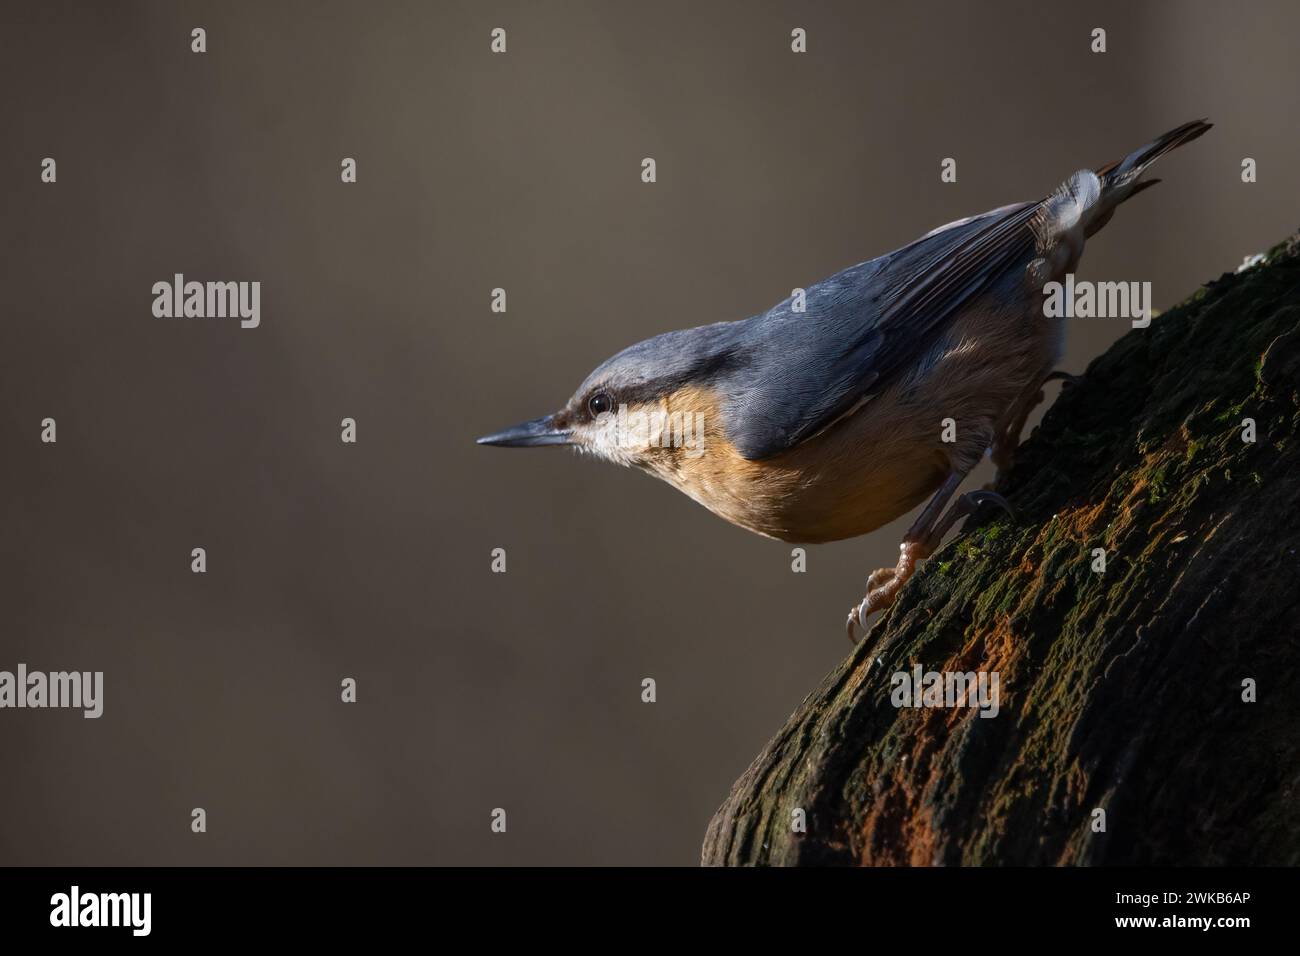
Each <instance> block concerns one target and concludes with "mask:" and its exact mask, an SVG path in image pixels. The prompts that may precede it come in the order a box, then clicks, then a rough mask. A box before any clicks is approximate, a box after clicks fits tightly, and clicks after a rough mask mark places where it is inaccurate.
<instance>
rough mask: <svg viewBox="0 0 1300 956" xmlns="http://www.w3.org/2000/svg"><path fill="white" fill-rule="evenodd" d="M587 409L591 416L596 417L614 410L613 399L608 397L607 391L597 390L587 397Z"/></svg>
mask: <svg viewBox="0 0 1300 956" xmlns="http://www.w3.org/2000/svg"><path fill="white" fill-rule="evenodd" d="M587 409H588V411H590V412H591V415H592V417H593V418H596V417H598V416H600V415H604V414H605V413H606V412H612V411H613V410H614V400H613V399H612V398H610V397H609V393H608V392H597V393H596V394H595V395H593V396H591V398H589V399H587Z"/></svg>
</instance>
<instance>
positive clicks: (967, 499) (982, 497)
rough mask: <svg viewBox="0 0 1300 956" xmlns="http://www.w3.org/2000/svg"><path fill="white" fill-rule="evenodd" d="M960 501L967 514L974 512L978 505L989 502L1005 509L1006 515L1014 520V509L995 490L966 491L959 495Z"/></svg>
mask: <svg viewBox="0 0 1300 956" xmlns="http://www.w3.org/2000/svg"><path fill="white" fill-rule="evenodd" d="M961 501H962V504H963V505H964V506H965V507H964V510H965V511H966V513H967V514H974V513H975V511H977V510H978V509H979V506H980V505H983V504H991V505H997V506H998V507H999V508H1001V509H1002V510H1003V511H1005V512H1006V513H1007V517H1009V518H1010V519H1011V520H1012V521H1015V520H1016V512H1015V509H1013V508H1012V507H1011V503H1010V502H1009V501H1007V499H1006V498H1003V497H1002V496H1001V495H1000V494H998V493H997V492H996V491H988V490H987V489H985V490H981V491H968V492H966V494H964V495H962V496H961Z"/></svg>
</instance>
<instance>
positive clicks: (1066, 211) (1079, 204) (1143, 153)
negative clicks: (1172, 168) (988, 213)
mask: <svg viewBox="0 0 1300 956" xmlns="http://www.w3.org/2000/svg"><path fill="white" fill-rule="evenodd" d="M1211 125H1212V124H1210V123H1207V122H1206V121H1205V120H1193V121H1192V122H1190V123H1184V124H1183V125H1182V126H1179V127H1177V128H1176V129H1171V130H1170V131H1169V132H1167V133H1165V134H1164V135H1163V136H1159V137H1157V138H1156V139H1155V141H1153V142H1151V143H1148V144H1147V145H1145V146H1143V147H1142V148H1141V149H1136V150H1134V151H1133V152H1131V153H1129V154H1128V155H1127V156H1125V157H1124V158H1123V159H1120V160H1116V161H1114V162H1111V163H1107V164H1106V165H1105V166H1102V167H1101V168H1100V169H1097V170H1089V169H1081V170H1079V172H1077V173H1075V174H1074V175H1073V176H1071V177H1070V178H1069V179H1067V180H1066V181H1065V182H1064V183H1062V184H1061V185H1060V186H1059V187H1057V189H1056V191H1055V192H1053V193H1052V195H1050V196H1048V197H1047V198H1046V199H1044V200H1043V202H1042V203H1041V204H1040V205H1039V207H1038V209H1037V210H1035V212H1034V215H1033V217H1032V219H1031V220H1030V223H1029V227H1030V229H1031V230H1032V231H1033V234H1034V243H1035V246H1036V249H1037V255H1038V257H1039V259H1040V260H1042V261H1041V262H1039V261H1036V262H1035V264H1034V265H1035V268H1034V270H1033V273H1034V274H1035V275H1037V274H1041V273H1043V272H1044V271H1047V272H1054V271H1057V270H1058V269H1059V267H1060V266H1061V265H1062V264H1064V263H1068V262H1072V261H1074V260H1077V258H1078V256H1079V254H1080V253H1081V252H1082V251H1083V240H1084V239H1085V238H1086V237H1088V236H1091V235H1092V234H1093V233H1095V232H1096V231H1097V230H1098V229H1100V228H1101V227H1102V226H1104V225H1106V223H1107V222H1109V221H1110V217H1111V216H1112V215H1113V214H1114V212H1115V207H1117V206H1118V205H1119V204H1120V203H1122V202H1124V201H1125V200H1126V199H1129V198H1131V197H1132V196H1135V195H1137V194H1138V193H1139V192H1141V191H1142V190H1144V189H1147V188H1148V187H1150V186H1154V185H1155V184H1156V183H1158V182H1159V181H1160V180H1158V179H1147V180H1139V178H1138V177H1140V176H1141V175H1142V173H1143V172H1144V171H1145V170H1146V168H1147V167H1148V166H1150V165H1151V164H1152V163H1154V162H1155V161H1156V160H1157V159H1159V158H1160V157H1161V156H1163V155H1164V154H1165V153H1167V152H1169V151H1170V150H1171V149H1177V148H1178V147H1179V146H1182V145H1183V144H1184V143H1190V142H1191V141H1192V140H1194V139H1196V138H1197V137H1198V136H1200V135H1201V134H1202V133H1204V132H1205V131H1206V130H1208V129H1209V128H1210V127H1211Z"/></svg>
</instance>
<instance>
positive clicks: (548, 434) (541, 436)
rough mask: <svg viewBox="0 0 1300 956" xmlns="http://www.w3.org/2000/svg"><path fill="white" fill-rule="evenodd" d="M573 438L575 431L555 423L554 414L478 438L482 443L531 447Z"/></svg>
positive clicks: (567, 440) (564, 441)
mask: <svg viewBox="0 0 1300 956" xmlns="http://www.w3.org/2000/svg"><path fill="white" fill-rule="evenodd" d="M572 439H573V432H572V431H571V430H570V429H568V428H561V427H560V426H559V425H557V424H556V423H555V416H554V415H545V416H543V417H541V418H534V419H533V420H532V421H531V422H523V423H522V424H519V425H515V426H514V427H513V428H507V429H504V430H502V431H499V432H497V433H496V434H494V435H484V436H483V437H482V438H480V439H478V444H480V445H501V446H502V447H504V448H531V447H533V446H535V445H567V444H569V443H570V442H571V441H572Z"/></svg>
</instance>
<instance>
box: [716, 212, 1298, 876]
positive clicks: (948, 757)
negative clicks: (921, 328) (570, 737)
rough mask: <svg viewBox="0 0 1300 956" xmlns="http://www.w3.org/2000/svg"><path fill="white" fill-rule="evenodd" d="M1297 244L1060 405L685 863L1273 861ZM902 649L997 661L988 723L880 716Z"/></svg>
mask: <svg viewBox="0 0 1300 956" xmlns="http://www.w3.org/2000/svg"><path fill="white" fill-rule="evenodd" d="M1298 249H1300V239H1298V238H1297V237H1292V238H1291V239H1290V240H1288V241H1287V242H1284V243H1282V244H1281V245H1279V246H1277V247H1276V248H1274V249H1273V250H1271V251H1270V253H1269V254H1268V256H1267V257H1266V259H1265V261H1264V262H1263V263H1262V264H1260V265H1257V266H1255V267H1253V268H1250V269H1248V270H1246V271H1244V272H1240V273H1235V274H1228V275H1225V276H1223V277H1222V278H1220V279H1218V280H1216V281H1214V282H1211V283H1210V284H1209V285H1207V286H1205V287H1204V288H1202V289H1200V290H1199V291H1198V292H1197V293H1196V294H1195V295H1193V296H1192V297H1191V298H1190V299H1188V300H1187V301H1186V302H1184V303H1182V304H1181V305H1179V306H1177V307H1176V308H1174V309H1171V310H1169V311H1168V312H1166V313H1164V314H1163V315H1161V316H1159V317H1157V318H1156V319H1155V320H1154V321H1153V322H1152V324H1151V326H1150V327H1149V328H1146V329H1135V330H1133V331H1131V332H1129V333H1128V334H1127V335H1125V336H1124V337H1123V338H1121V339H1120V340H1119V341H1118V342H1117V343H1116V344H1115V345H1114V346H1113V347H1112V348H1110V349H1109V350H1108V351H1107V352H1106V353H1105V354H1104V355H1102V356H1101V357H1099V358H1098V359H1096V360H1095V361H1094V362H1093V363H1092V364H1091V365H1090V366H1089V368H1088V369H1087V371H1086V373H1085V375H1084V378H1083V380H1082V381H1081V382H1080V383H1078V384H1077V385H1074V386H1072V387H1070V388H1068V389H1065V390H1064V391H1063V392H1062V393H1061V395H1060V397H1059V398H1058V399H1057V401H1056V403H1055V404H1054V405H1053V407H1052V408H1051V409H1050V410H1049V411H1048V413H1047V414H1046V416H1045V417H1044V419H1043V422H1042V424H1041V425H1040V426H1039V427H1038V428H1037V429H1036V430H1035V432H1034V434H1033V435H1032V436H1031V437H1030V438H1029V439H1028V440H1027V441H1026V442H1025V443H1024V444H1022V446H1021V449H1020V451H1019V453H1018V456H1017V461H1016V465H1015V468H1014V469H1013V470H1012V472H1011V473H1010V475H1009V476H1008V477H1007V479H1006V481H1005V483H1004V486H1003V487H1002V488H1001V489H1000V490H1001V491H1002V492H1003V493H1004V494H1005V495H1006V496H1007V497H1008V499H1009V500H1010V501H1011V502H1012V503H1013V505H1014V506H1015V510H1016V517H1015V519H1014V520H1013V519H1011V518H1008V517H1005V516H998V517H994V518H986V519H985V520H984V521H983V522H982V523H980V524H979V525H978V526H975V527H970V526H968V527H967V528H966V529H964V530H963V531H962V532H961V533H960V534H959V535H958V536H956V537H955V538H954V539H952V540H951V541H949V542H948V543H947V544H946V545H945V546H944V547H943V548H942V549H941V550H940V551H939V552H938V553H937V554H936V555H934V557H932V558H931V559H930V561H929V562H927V564H926V565H925V566H924V567H923V569H922V570H920V571H919V572H918V573H917V575H916V576H915V578H914V579H913V580H912V581H911V582H909V584H908V585H907V586H906V587H905V588H904V590H903V591H902V592H901V593H900V595H899V597H898V600H897V601H896V603H895V605H894V607H893V608H892V609H891V610H890V611H889V612H888V613H887V614H886V615H885V617H884V618H883V619H882V620H881V621H880V622H878V623H877V624H876V626H875V627H874V628H873V630H872V632H871V634H869V635H868V636H867V638H866V639H865V640H864V641H863V642H862V643H861V644H860V645H858V647H857V648H856V649H855V650H854V651H853V653H852V654H851V655H850V656H849V657H848V658H847V659H846V660H845V661H844V662H843V663H842V664H841V665H840V666H839V667H838V668H836V669H835V671H833V672H832V673H831V674H830V675H829V676H828V677H827V678H826V679H825V681H824V682H823V683H822V685H821V686H820V687H819V688H818V689H817V690H816V691H814V692H813V693H812V694H811V695H809V697H808V698H807V699H806V700H805V701H804V702H803V703H802V704H801V705H800V706H799V708H798V709H797V710H796V711H795V713H794V714H793V715H792V716H791V717H790V719H789V720H788V722H787V723H786V725H785V727H784V728H782V729H781V731H780V732H779V733H778V734H777V735H776V737H775V738H774V739H773V740H772V741H771V742H770V743H769V744H768V746H767V747H766V748H765V749H764V751H763V752H762V753H761V754H760V755H759V756H758V758H757V759H756V760H755V761H754V763H753V764H752V765H751V766H750V768H749V769H748V770H747V771H746V773H745V774H744V775H743V776H742V777H741V778H740V780H738V781H737V782H736V784H735V786H734V787H733V788H732V791H731V794H730V796H729V797H728V798H727V800H726V801H725V802H724V803H723V805H722V807H721V808H720V809H719V810H718V812H717V814H716V815H715V817H714V819H713V820H712V822H711V823H710V825H709V828H708V832H707V835H706V837H705V842H704V848H703V861H704V862H705V863H706V864H774V865H789V864H868V865H870V864H1138V863H1145V864H1264V863H1273V864H1296V863H1300V688H1298V687H1297V678H1300V674H1298V673H1297V671H1298V669H1300V627H1297V624H1296V621H1297V615H1298V614H1300V443H1298V442H1297V429H1298V428H1300V256H1298V254H1297V253H1298ZM1245 419H1251V420H1253V422H1254V428H1255V434H1254V438H1255V440H1254V441H1253V442H1249V441H1246V440H1244V438H1243V435H1244V433H1245V431H1246V428H1247V426H1246V425H1245V424H1244V420H1245ZM1098 548H1101V549H1104V551H1105V570H1104V572H1101V573H1098V572H1097V571H1095V570H1094V566H1095V559H1094V554H1095V549H1098ZM916 664H920V665H922V666H923V667H924V669H926V670H934V671H961V672H969V671H976V672H978V671H985V672H997V673H998V675H999V679H1000V686H999V689H1000V711H999V713H998V715H997V716H996V717H995V718H992V719H985V718H982V717H980V716H979V713H978V711H977V710H975V709H973V708H962V707H958V708H919V709H918V708H896V707H895V706H893V705H892V704H891V701H890V690H891V676H892V675H893V674H895V673H896V672H902V671H911V670H912V668H913V667H914V666H915V665H916ZM1247 679H1250V680H1253V681H1255V682H1256V685H1257V695H1258V696H1257V699H1256V701H1255V702H1253V703H1249V702H1246V701H1244V700H1243V681H1246V680H1247ZM796 809H802V810H803V811H804V816H805V819H806V832H802V833H800V832H795V831H794V829H793V828H792V825H791V821H792V814H793V811H794V810H796ZM1098 809H1100V810H1104V811H1105V830H1104V831H1103V832H1098V831H1097V830H1096V829H1095V823H1094V821H1095V820H1096V819H1097V815H1096V814H1095V811H1096V810H1098Z"/></svg>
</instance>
